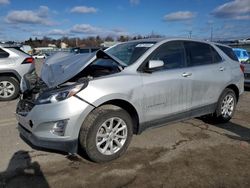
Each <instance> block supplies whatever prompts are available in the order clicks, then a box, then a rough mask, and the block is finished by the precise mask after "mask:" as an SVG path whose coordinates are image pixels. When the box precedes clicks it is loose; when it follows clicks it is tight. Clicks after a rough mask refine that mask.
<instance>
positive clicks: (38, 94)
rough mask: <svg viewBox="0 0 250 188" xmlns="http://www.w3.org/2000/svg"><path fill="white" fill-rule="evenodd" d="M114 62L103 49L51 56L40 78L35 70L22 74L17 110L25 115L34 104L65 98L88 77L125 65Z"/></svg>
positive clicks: (113, 70)
mask: <svg viewBox="0 0 250 188" xmlns="http://www.w3.org/2000/svg"><path fill="white" fill-rule="evenodd" d="M117 61H118V60H117V59H115V57H112V56H111V55H109V54H107V53H105V52H103V51H98V52H97V53H95V54H66V53H58V54H55V55H53V56H52V57H50V58H49V59H48V60H47V61H46V62H45V63H44V64H43V67H42V71H41V78H39V77H38V75H37V74H36V72H35V71H34V72H31V73H28V74H26V75H25V76H24V77H23V79H22V81H21V84H20V87H21V92H22V95H21V100H20V101H19V104H18V106H17V113H19V114H20V113H21V114H23V115H25V114H26V113H28V112H29V111H30V110H31V109H32V108H33V106H35V105H40V104H48V103H55V102H59V101H62V100H65V99H67V98H69V97H71V96H73V95H75V94H76V93H78V92H79V91H81V90H83V89H84V88H86V87H87V85H88V83H89V81H90V80H92V79H95V78H97V77H102V76H106V75H110V74H114V73H118V72H120V71H121V70H122V69H123V68H124V67H123V65H122V64H121V63H120V62H117Z"/></svg>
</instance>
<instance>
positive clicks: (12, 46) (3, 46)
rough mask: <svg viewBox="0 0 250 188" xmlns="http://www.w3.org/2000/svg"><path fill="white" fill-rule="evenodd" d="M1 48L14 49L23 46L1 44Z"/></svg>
mask: <svg viewBox="0 0 250 188" xmlns="http://www.w3.org/2000/svg"><path fill="white" fill-rule="evenodd" d="M0 47H2V48H14V47H21V45H18V44H5V43H0Z"/></svg>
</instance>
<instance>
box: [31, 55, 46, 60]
mask: <svg viewBox="0 0 250 188" xmlns="http://www.w3.org/2000/svg"><path fill="white" fill-rule="evenodd" d="M47 57H48V55H47V54H37V55H33V58H34V59H46V58H47Z"/></svg>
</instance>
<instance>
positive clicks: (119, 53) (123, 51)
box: [106, 41, 156, 66]
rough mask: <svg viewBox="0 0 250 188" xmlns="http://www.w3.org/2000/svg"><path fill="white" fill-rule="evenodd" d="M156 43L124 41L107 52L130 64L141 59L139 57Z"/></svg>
mask: <svg viewBox="0 0 250 188" xmlns="http://www.w3.org/2000/svg"><path fill="white" fill-rule="evenodd" d="M155 43H156V42H142V41H140V42H138V41H136V42H128V43H122V44H118V45H116V46H114V47H112V48H110V49H108V50H107V51H106V52H108V53H109V54H111V55H112V56H114V57H116V58H117V59H119V60H121V61H122V62H123V63H124V64H126V65H127V66H129V65H131V64H133V63H134V62H135V61H136V60H137V59H139V57H141V56H142V55H143V54H144V53H145V52H146V51H147V50H148V49H149V48H151V47H152V46H153V45H154V44H155Z"/></svg>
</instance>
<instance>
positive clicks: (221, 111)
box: [213, 88, 237, 123]
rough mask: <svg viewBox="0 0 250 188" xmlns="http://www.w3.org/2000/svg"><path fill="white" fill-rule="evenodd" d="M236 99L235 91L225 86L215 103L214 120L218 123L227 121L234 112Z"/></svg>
mask: <svg viewBox="0 0 250 188" xmlns="http://www.w3.org/2000/svg"><path fill="white" fill-rule="evenodd" d="M236 104H237V99H236V95H235V92H234V91H233V90H232V89H229V88H226V89H225V90H224V91H223V93H222V94H221V96H220V99H219V101H218V104H217V108H216V111H215V114H214V116H213V118H214V120H216V121H217V122H219V123H226V122H228V121H229V120H230V119H231V118H232V117H233V114H234V112H235V108H236Z"/></svg>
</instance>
